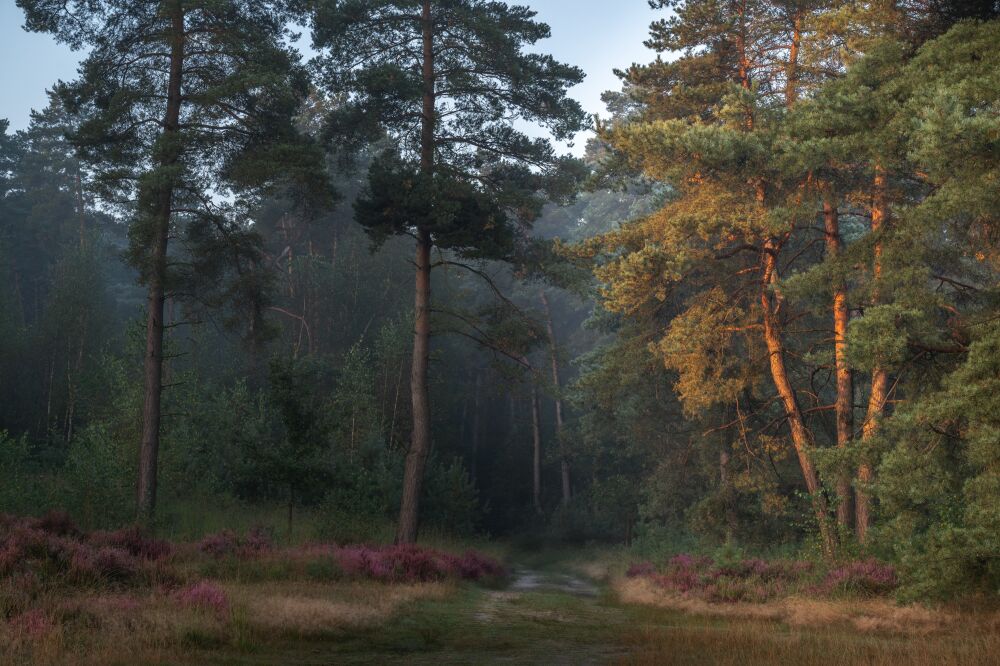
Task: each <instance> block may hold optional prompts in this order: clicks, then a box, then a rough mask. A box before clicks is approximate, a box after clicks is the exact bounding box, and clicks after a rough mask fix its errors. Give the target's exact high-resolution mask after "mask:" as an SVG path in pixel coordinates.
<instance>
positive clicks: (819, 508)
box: [760, 239, 836, 557]
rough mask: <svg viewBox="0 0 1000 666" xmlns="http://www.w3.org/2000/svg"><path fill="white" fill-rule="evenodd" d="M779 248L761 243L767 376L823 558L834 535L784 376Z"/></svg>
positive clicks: (831, 549) (829, 551) (805, 434)
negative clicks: (799, 471)
mask: <svg viewBox="0 0 1000 666" xmlns="http://www.w3.org/2000/svg"><path fill="white" fill-rule="evenodd" d="M780 249H781V243H780V242H777V241H775V240H773V239H769V240H767V241H766V242H765V243H764V256H763V261H764V275H763V278H764V279H763V284H762V285H761V295H760V303H761V310H762V313H763V324H764V342H765V344H766V345H767V351H768V356H769V359H770V369H771V378H772V380H773V381H774V385H775V387H776V388H777V389H778V395H779V397H780V398H781V403H782V405H783V407H784V409H785V416H786V419H787V421H788V428H789V430H790V432H791V436H792V445H793V446H794V448H795V453H796V456H797V457H798V460H799V467H800V468H801V469H802V477H803V479H804V480H805V483H806V489H807V490H808V491H809V496H810V499H811V500H812V507H813V513H814V515H815V517H816V522H817V524H818V526H819V532H820V538H821V540H822V545H823V552H824V554H825V555H826V556H827V557H831V556H832V555H833V554H834V551H835V550H836V536H835V535H834V533H833V530H832V529H831V526H830V521H829V518H828V515H827V505H826V499H824V497H823V492H822V488H820V484H819V475H818V474H817V473H816V467H815V466H814V465H813V462H812V458H811V457H810V453H809V449H810V447H811V446H812V438H811V437H810V435H809V431H808V429H807V428H806V426H805V421H804V420H803V418H802V410H801V409H800V408H799V403H798V400H797V398H796V397H795V390H794V389H793V388H792V382H791V380H790V378H789V375H788V368H787V367H786V365H785V347H784V342H783V341H782V325H781V318H780V313H781V308H782V306H783V304H784V298H783V297H782V296H781V292H780V290H778V289H777V288H776V287H775V285H776V284H777V282H778V273H777V263H778V259H777V255H778V252H779V251H780ZM772 290H773V291H774V302H773V303H772V297H771V291H772Z"/></svg>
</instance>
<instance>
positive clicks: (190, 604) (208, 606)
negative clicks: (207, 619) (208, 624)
mask: <svg viewBox="0 0 1000 666" xmlns="http://www.w3.org/2000/svg"><path fill="white" fill-rule="evenodd" d="M176 599H177V602H178V603H179V604H180V605H181V606H184V607H185V608H199V609H202V610H209V611H213V612H215V613H218V614H219V615H224V614H225V613H226V611H227V610H229V599H228V597H226V593H225V592H224V591H223V590H222V588H220V587H219V586H218V585H215V584H214V583H210V582H208V581H204V580H203V581H199V582H197V583H195V584H194V585H190V586H188V587H186V588H184V589H182V590H180V591H178V592H177V594H176Z"/></svg>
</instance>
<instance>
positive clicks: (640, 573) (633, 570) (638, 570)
mask: <svg viewBox="0 0 1000 666" xmlns="http://www.w3.org/2000/svg"><path fill="white" fill-rule="evenodd" d="M655 573H656V565H654V564H653V563H652V562H650V561H648V560H646V561H645V562H633V563H632V564H630V565H629V567H628V570H627V571H626V572H625V576H626V577H627V578H642V577H644V576H651V575H653V574H655Z"/></svg>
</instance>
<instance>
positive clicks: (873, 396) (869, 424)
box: [854, 166, 889, 543]
mask: <svg viewBox="0 0 1000 666" xmlns="http://www.w3.org/2000/svg"><path fill="white" fill-rule="evenodd" d="M885 189H886V175H885V169H883V168H882V167H880V166H876V167H875V183H874V193H873V197H872V233H873V234H877V233H879V232H880V231H881V230H882V229H883V228H884V227H885V223H886V217H887V204H886V192H885ZM881 277H882V243H881V241H878V242H876V243H875V253H874V259H873V262H872V280H873V281H874V288H873V289H872V303H875V304H877V303H878V301H879V299H880V295H879V287H878V283H879V281H880V279H881ZM888 398H889V372H888V370H887V369H886V368H885V367H884V366H882V365H881V364H876V365H875V367H874V368H873V369H872V385H871V392H870V393H869V396H868V410H867V412H866V413H865V423H864V426H863V427H862V429H861V440H862V441H863V442H867V441H868V440H870V439H871V438H872V437H873V436H874V435H875V433H876V432H877V431H878V427H879V421H880V420H881V418H882V414H883V413H884V411H885V404H886V402H887V400H888ZM873 479H874V471H873V469H872V464H871V461H870V460H868V459H864V458H863V459H862V461H861V464H860V466H859V467H858V483H857V489H856V493H857V505H856V507H855V516H854V520H855V530H856V533H857V537H858V541H859V542H860V543H865V542H866V541H867V540H868V529H869V527H871V497H870V495H869V494H868V488H867V486H868V484H870V483H871V482H872V480H873Z"/></svg>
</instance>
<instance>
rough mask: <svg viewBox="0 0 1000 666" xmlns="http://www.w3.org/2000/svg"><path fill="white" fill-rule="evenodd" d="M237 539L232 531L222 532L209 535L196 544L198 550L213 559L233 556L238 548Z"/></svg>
mask: <svg viewBox="0 0 1000 666" xmlns="http://www.w3.org/2000/svg"><path fill="white" fill-rule="evenodd" d="M239 545H240V542H239V537H237V536H236V532H233V531H232V530H222V531H221V532H219V533H218V534H209V535H208V536H206V537H205V538H204V539H202V540H201V541H200V542H199V543H198V550H200V551H201V552H203V553H206V554H208V555H213V556H215V557H224V556H226V555H234V554H235V553H236V549H237V548H239Z"/></svg>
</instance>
